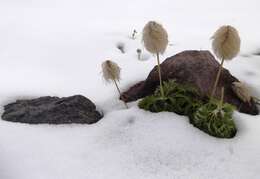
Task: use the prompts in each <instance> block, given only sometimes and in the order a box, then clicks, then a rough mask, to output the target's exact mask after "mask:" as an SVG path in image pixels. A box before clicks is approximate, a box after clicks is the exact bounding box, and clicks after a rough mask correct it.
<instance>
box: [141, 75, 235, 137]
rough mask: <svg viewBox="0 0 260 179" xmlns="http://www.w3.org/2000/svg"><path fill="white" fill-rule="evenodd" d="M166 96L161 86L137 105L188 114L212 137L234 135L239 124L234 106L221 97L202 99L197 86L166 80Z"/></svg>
mask: <svg viewBox="0 0 260 179" xmlns="http://www.w3.org/2000/svg"><path fill="white" fill-rule="evenodd" d="M163 90H164V97H162V95H161V92H160V88H159V87H158V88H157V89H156V91H155V92H154V94H153V95H151V96H147V97H145V98H143V99H142V100H141V101H140V102H139V103H138V106H139V108H141V109H144V110H147V111H151V112H162V111H168V112H175V113H177V114H180V115H186V116H188V117H189V119H190V123H191V124H193V125H194V126H195V127H197V128H199V129H200V130H202V131H204V132H206V133H208V134H209V135H211V136H215V137H219V138H232V137H234V136H235V134H236V131H237V130H236V126H235V123H234V121H233V119H232V114H233V111H234V106H232V105H230V104H227V103H224V104H223V101H222V100H216V99H210V100H209V102H207V103H206V102H205V101H203V100H201V98H200V97H199V94H198V92H197V90H196V89H195V88H193V87H192V86H189V85H182V84H178V83H176V82H175V81H174V80H171V81H168V82H164V83H163Z"/></svg>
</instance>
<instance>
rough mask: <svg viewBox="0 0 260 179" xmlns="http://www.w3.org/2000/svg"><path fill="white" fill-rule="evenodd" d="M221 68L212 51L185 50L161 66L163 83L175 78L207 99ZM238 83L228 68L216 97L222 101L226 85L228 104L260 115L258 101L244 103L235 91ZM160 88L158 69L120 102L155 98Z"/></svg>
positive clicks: (135, 86)
mask: <svg viewBox="0 0 260 179" xmlns="http://www.w3.org/2000/svg"><path fill="white" fill-rule="evenodd" d="M219 65H220V64H219V63H218V61H217V60H216V59H215V58H214V56H213V55H212V54H211V53H210V52H209V51H184V52H181V53H179V54H177V55H174V56H172V57H169V58H167V59H166V60H165V61H164V62H163V63H162V64H161V65H160V66H161V71H162V80H163V81H167V80H170V79H175V80H176V81H177V82H178V83H182V84H184V83H185V84H190V85H193V86H194V87H196V88H197V89H198V91H199V92H200V94H201V96H202V97H203V98H205V97H208V96H210V92H211V90H212V87H213V85H214V81H215V78H216V74H217V70H218V68H219ZM238 81H239V80H238V79H237V78H235V77H234V76H232V75H231V74H230V73H229V71H228V70H227V69H223V71H222V74H221V76H220V81H219V84H218V86H217V90H216V94H215V97H216V98H220V95H221V87H222V86H224V88H225V96H224V101H225V102H228V103H230V104H233V105H235V106H236V107H237V109H238V110H239V111H240V112H243V113H248V114H252V115H257V114H258V113H259V111H258V108H257V106H256V104H255V102H254V101H253V100H251V101H250V103H245V102H243V101H241V100H240V99H239V98H238V96H237V95H236V94H235V93H234V91H233V90H232V83H233V82H238ZM158 85H159V77H158V72H157V67H156V66H155V67H154V68H153V69H152V71H151V72H150V74H149V75H148V77H147V79H146V80H145V81H141V82H139V83H137V84H135V85H134V86H132V87H131V88H130V89H129V90H128V91H126V92H124V93H123V94H122V95H121V97H120V99H121V100H123V101H125V102H130V101H135V100H137V99H139V98H143V97H145V96H147V95H151V94H152V93H153V92H154V90H155V89H156V87H157V86H158Z"/></svg>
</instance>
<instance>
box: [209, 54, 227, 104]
mask: <svg viewBox="0 0 260 179" xmlns="http://www.w3.org/2000/svg"><path fill="white" fill-rule="evenodd" d="M223 63H224V58H222V60H221V64H220V66H219V69H218V73H217V77H216V80H215V83H214V86H213V90H212V92H211V95H210V99H212V98H213V96H214V95H215V92H216V88H217V85H218V81H219V77H220V74H221V71H222V69H223Z"/></svg>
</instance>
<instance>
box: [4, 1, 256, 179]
mask: <svg viewBox="0 0 260 179" xmlns="http://www.w3.org/2000/svg"><path fill="white" fill-rule="evenodd" d="M259 7H260V2H259V0H248V1H243V0H229V1H227V0H214V1H213V0H212V1H209V0H196V1H191V0H190V1H188V0H159V1H151V0H142V1H141V0H128V1H123V0H121V1H120V0H103V1H102V0H95V1H90V0H85V1H84V0H0V62H1V63H0V76H1V79H2V80H1V87H0V105H1V109H2V106H3V105H4V104H6V103H8V102H12V101H14V100H15V99H23V98H33V97H38V96H43V95H58V96H70V95H74V94H83V95H85V96H87V97H88V98H90V99H91V100H92V101H93V102H95V103H96V104H97V106H98V107H99V108H100V109H102V110H103V112H104V113H105V117H104V118H103V119H102V120H101V121H100V122H98V123H97V124H94V125H58V126H57V125H27V124H20V123H11V122H6V121H2V120H0V179H74V178H75V179H108V178H109V179H110V178H111V179H173V178H174V179H175V178H176V179H178V178H181V179H189V178H190V179H209V178H213V179H218V178H221V179H249V178H250V179H258V178H259V177H260V140H259V135H260V116H249V115H246V114H241V113H238V112H236V113H235V115H234V119H235V122H236V124H237V126H238V133H237V136H236V137H235V138H234V139H216V138H213V137H211V136H208V135H207V134H205V133H203V132H201V131H199V130H198V129H196V128H194V127H193V126H192V125H190V124H189V122H188V119H187V118H186V117H182V116H178V115H176V114H174V113H166V112H164V113H158V114H152V113H149V112H145V111H143V110H140V109H138V107H137V103H136V102H133V103H131V104H130V106H131V107H130V109H128V110H126V109H124V106H123V104H122V102H120V101H118V100H117V99H116V98H117V97H118V96H117V92H116V90H115V88H114V86H110V85H107V84H105V83H104V81H103V80H102V78H101V73H100V72H101V68H100V64H101V63H102V61H104V60H106V59H112V60H114V61H116V62H117V63H118V64H119V65H120V66H121V68H122V81H121V83H120V86H121V88H122V89H126V88H127V87H129V86H130V85H132V84H134V83H135V82H137V81H139V80H142V79H144V78H146V76H147V75H148V73H149V71H150V70H151V68H152V67H153V66H154V65H155V60H154V57H153V56H151V55H150V54H149V53H147V52H146V51H145V50H144V48H143V46H142V44H141V33H140V32H141V30H142V28H143V26H144V24H145V23H146V22H147V21H149V20H157V21H159V22H161V23H162V24H163V25H164V27H165V28H166V29H167V30H168V33H169V40H170V43H171V46H169V47H168V49H167V52H166V53H165V54H164V56H163V57H162V58H163V59H165V58H166V57H168V56H171V55H174V54H176V53H178V52H180V51H183V50H186V49H198V50H199V49H210V48H211V45H210V44H211V42H210V40H209V39H210V37H211V35H212V34H213V32H214V31H215V30H216V29H217V28H218V27H219V26H220V25H223V24H231V25H233V26H235V27H236V28H237V29H238V30H239V31H240V35H241V38H242V49H241V55H240V56H239V57H237V58H236V59H234V60H233V61H232V62H227V63H225V64H224V66H225V67H226V68H228V69H229V70H230V71H231V73H232V74H234V75H235V76H236V77H238V78H239V79H240V80H242V81H244V82H246V83H247V84H248V85H249V86H250V87H251V90H252V93H253V95H255V96H258V97H259V96H260V82H259V77H260V71H259V68H260V56H253V55H250V54H251V53H252V52H254V51H255V50H257V49H258V48H260V33H259V32H260V25H259V18H260V11H259ZM134 29H136V30H137V31H138V36H137V39H136V40H132V39H131V38H129V36H131V34H132V31H133V30H134ZM117 43H124V44H125V48H126V53H125V54H122V53H121V52H120V51H119V50H118V49H117V48H116V45H117ZM137 48H141V49H142V50H143V51H144V52H143V56H142V61H138V60H137V54H136V49H137ZM1 111H2V110H1Z"/></svg>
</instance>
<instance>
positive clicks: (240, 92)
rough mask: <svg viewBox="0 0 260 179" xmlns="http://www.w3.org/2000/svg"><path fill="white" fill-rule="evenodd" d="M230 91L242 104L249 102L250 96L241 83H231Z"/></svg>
mask: <svg viewBox="0 0 260 179" xmlns="http://www.w3.org/2000/svg"><path fill="white" fill-rule="evenodd" d="M232 90H233V91H234V92H235V94H236V95H237V97H238V98H239V99H241V100H242V101H243V102H248V103H249V102H250V101H251V98H252V97H251V95H250V92H249V90H248V88H247V87H246V85H245V84H243V83H241V82H233V83H232Z"/></svg>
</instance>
